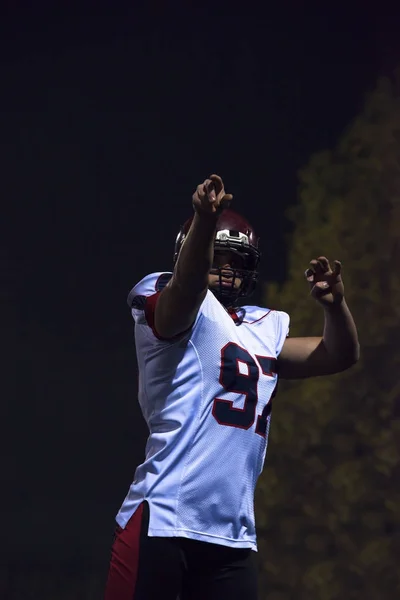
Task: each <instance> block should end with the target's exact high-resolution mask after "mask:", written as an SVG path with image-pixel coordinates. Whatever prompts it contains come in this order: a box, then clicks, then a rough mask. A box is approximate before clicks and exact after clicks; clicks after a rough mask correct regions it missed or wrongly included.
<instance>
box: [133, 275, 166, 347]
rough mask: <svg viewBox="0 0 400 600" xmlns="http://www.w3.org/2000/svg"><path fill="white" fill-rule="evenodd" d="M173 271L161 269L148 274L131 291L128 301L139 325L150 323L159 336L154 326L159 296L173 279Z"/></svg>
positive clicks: (134, 318) (155, 333)
mask: <svg viewBox="0 0 400 600" xmlns="http://www.w3.org/2000/svg"><path fill="white" fill-rule="evenodd" d="M171 277H172V273H170V272H166V271H161V272H158V273H151V274H150V275H146V277H144V278H143V279H141V280H140V281H139V283H137V284H136V285H135V286H134V287H133V288H132V289H131V291H130V292H129V294H128V298H127V303H128V306H129V308H130V310H131V314H132V317H133V320H134V321H135V323H136V324H137V325H148V326H149V327H150V329H151V330H152V331H153V333H154V335H155V336H156V337H157V338H159V336H158V334H157V332H156V330H155V327H154V310H155V307H156V303H157V299H158V296H159V295H160V293H161V291H162V290H163V289H164V287H165V286H166V285H167V283H168V281H169V280H170V279H171Z"/></svg>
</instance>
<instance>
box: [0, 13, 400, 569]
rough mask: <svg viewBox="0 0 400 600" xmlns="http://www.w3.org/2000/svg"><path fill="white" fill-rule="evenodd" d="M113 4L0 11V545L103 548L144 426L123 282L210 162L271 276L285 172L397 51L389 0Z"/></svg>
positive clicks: (156, 266) (276, 263)
mask: <svg viewBox="0 0 400 600" xmlns="http://www.w3.org/2000/svg"><path fill="white" fill-rule="evenodd" d="M9 4H10V6H11V3H9ZM56 4H60V3H56ZM131 4H132V5H133V8H125V9H124V8H120V9H119V11H118V12H117V11H116V9H115V8H114V9H111V8H110V7H111V3H110V4H109V8H108V9H107V10H106V9H104V10H102V9H101V8H97V9H96V14H94V12H93V10H94V9H93V8H91V9H90V8H89V6H90V5H89V4H88V5H87V6H88V8H87V14H88V15H89V14H90V15H91V16H82V14H81V15H80V16H79V15H78V12H77V11H75V14H73V13H72V12H71V11H68V10H67V9H66V8H65V9H63V10H61V9H58V13H56V12H55V10H54V9H52V10H51V11H50V10H45V9H44V5H43V4H41V3H40V2H39V3H38V5H39V6H42V8H41V9H35V11H34V10H33V9H30V10H28V9H25V10H24V11H22V9H21V11H20V13H18V12H17V10H16V9H15V8H12V9H11V8H9V9H8V12H7V11H6V10H5V9H4V8H3V9H2V15H1V18H0V40H1V53H0V65H1V93H0V106H1V113H0V131H1V136H0V144H1V166H2V169H1V192H2V207H3V208H2V217H3V218H2V219H1V242H2V243H1V247H2V252H1V266H2V269H1V273H2V286H1V308H2V311H1V312H2V317H3V319H2V365H3V367H4V369H3V375H2V378H3V386H2V393H1V397H2V402H1V410H2V415H3V417H2V420H1V426H2V427H1V431H2V433H1V446H2V454H1V457H2V458H1V474H2V484H1V490H2V492H1V513H0V514H1V520H2V523H1V537H2V539H3V541H5V543H3V544H1V545H0V553H2V561H4V558H5V557H7V560H8V561H10V562H12V561H20V560H26V561H28V562H29V561H37V560H41V561H63V560H66V561H69V560H80V559H85V560H89V561H94V562H96V561H104V560H107V559H108V552H109V547H110V544H111V536H112V530H113V526H114V521H113V519H114V515H115V513H116V512H117V510H118V508H119V506H120V504H121V502H122V500H123V497H124V495H125V493H126V492H127V490H128V486H129V484H130V482H131V480H132V478H133V473H134V469H135V467H136V465H137V463H138V461H140V460H141V459H142V458H143V455H144V454H143V453H144V443H145V438H146V430H145V426H144V422H143V420H142V417H141V414H140V412H139V409H138V407H137V405H136V360H135V354H134V346H133V321H132V319H131V317H130V313H129V310H128V307H127V304H126V297H127V294H128V292H129V290H130V288H131V287H132V286H133V285H134V284H135V283H136V281H138V280H139V279H140V278H141V277H143V276H144V275H145V274H147V273H149V272H151V271H158V270H163V269H165V270H168V269H170V268H171V259H172V252H173V244H174V240H175V236H176V234H177V231H178V229H179V226H180V224H181V223H182V222H183V221H184V220H186V218H187V217H188V216H189V215H190V214H191V211H192V208H191V195H192V193H193V190H194V189H195V187H196V185H197V184H198V183H200V182H201V181H202V180H203V179H204V178H206V177H207V176H208V175H209V174H210V173H212V172H216V173H218V174H220V175H221V176H222V177H223V178H224V181H225V184H226V188H227V191H229V192H231V193H233V194H234V204H233V205H232V207H233V208H235V209H237V210H239V211H242V212H243V213H244V214H245V215H246V216H247V217H248V219H249V220H250V221H251V222H253V223H255V224H256V225H257V228H258V232H259V234H260V235H261V237H262V251H263V264H262V277H263V279H264V280H265V279H267V278H268V279H274V280H280V281H282V280H283V279H284V277H285V244H286V236H287V234H288V233H289V224H288V222H287V221H286V220H285V217H284V210H285V208H286V207H287V206H289V205H291V204H293V203H295V202H296V194H297V178H296V177H297V176H296V171H297V170H298V169H299V168H300V167H301V166H302V165H304V164H305V163H306V162H307V161H308V159H309V157H310V155H311V154H312V153H314V152H317V151H319V150H323V149H325V148H328V147H332V146H333V145H334V144H335V142H336V140H337V139H338V137H339V136H340V134H341V133H342V131H343V130H344V129H345V128H346V126H347V125H348V123H349V122H350V121H351V119H352V118H353V117H354V116H355V115H356V114H357V112H358V111H359V110H360V109H361V107H362V105H363V100H364V95H365V93H366V92H367V91H368V90H371V89H372V88H373V87H374V85H375V82H376V79H377V77H378V76H379V75H381V74H390V73H391V71H392V69H393V68H394V67H395V66H396V64H400V52H399V43H398V42H397V40H396V36H397V35H398V31H399V25H400V19H399V18H398V17H399V15H398V12H397V14H392V15H390V14H385V15H380V14H377V13H376V9H375V10H373V9H372V8H371V9H368V8H367V7H366V5H365V3H361V2H357V3H353V8H352V9H351V8H349V6H350V5H351V4H352V3H350V2H349V3H348V5H349V6H348V7H347V8H346V10H339V9H337V8H336V9H335V6H336V5H335V4H334V5H331V4H329V5H327V4H326V3H322V5H321V3H309V6H312V5H314V4H318V5H320V6H321V7H320V8H319V10H318V12H315V11H314V10H311V9H310V8H309V9H307V10H305V9H304V8H302V7H301V6H300V4H303V3H300V2H293V3H289V2H286V3H281V4H282V6H281V8H279V9H278V8H268V10H267V6H268V5H267V3H260V6H264V12H263V11H262V10H261V9H259V10H256V11H255V12H246V10H245V8H246V7H245V5H241V6H242V9H241V10H242V12H239V11H237V12H234V10H232V6H233V4H232V3H230V4H229V6H230V8H229V9H228V8H227V7H228V4H225V3H223V2H221V3H218V6H219V7H220V8H219V12H218V14H217V13H216V11H215V10H214V11H212V10H210V8H209V7H210V6H211V5H208V4H207V3H201V9H200V8H199V9H194V8H183V3H174V4H171V3H165V5H164V4H163V3H161V2H158V3H151V2H148V3H143V4H146V5H147V8H146V9H144V8H137V7H135V4H136V3H135V2H132V3H131ZM167 4H168V6H169V8H168V9H167V8H166V5H167ZM291 4H293V6H294V7H296V8H293V7H291ZM306 4H307V3H306ZM356 4H357V5H358V6H359V8H358V7H356ZM84 5H85V3H83V4H82V5H81V6H83V7H84ZM93 6H94V5H93ZM121 6H122V7H124V6H126V4H121ZM199 6H200V4H199ZM327 6H329V8H327ZM376 6H377V5H376ZM172 7H173V8H172ZM225 7H226V9H225ZM81 12H82V13H83V12H84V10H83V9H82V11H81ZM310 258H311V257H308V256H305V257H304V260H305V266H306V264H307V262H308V260H309V259H310Z"/></svg>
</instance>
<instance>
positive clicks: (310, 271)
mask: <svg viewBox="0 0 400 600" xmlns="http://www.w3.org/2000/svg"><path fill="white" fill-rule="evenodd" d="M304 276H305V278H306V279H307V281H308V283H310V284H312V285H314V279H315V272H314V270H313V269H306V270H305V271H304Z"/></svg>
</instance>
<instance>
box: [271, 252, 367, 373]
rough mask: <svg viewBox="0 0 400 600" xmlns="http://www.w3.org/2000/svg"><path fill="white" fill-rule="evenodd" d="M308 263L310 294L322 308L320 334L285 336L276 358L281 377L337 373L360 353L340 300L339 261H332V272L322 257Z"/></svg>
mask: <svg viewBox="0 0 400 600" xmlns="http://www.w3.org/2000/svg"><path fill="white" fill-rule="evenodd" d="M311 265H312V268H311V269H308V270H307V271H306V277H307V280H308V282H309V283H310V286H311V294H312V296H313V297H314V298H315V299H316V300H317V301H318V302H319V303H320V304H321V305H322V306H323V308H324V314H325V324H324V331H323V336H322V337H304V338H300V337H299V338H287V339H286V341H285V343H284V345H283V348H282V351H281V353H280V355H279V357H278V368H279V373H280V376H281V377H282V378H284V379H301V378H305V377H314V376H317V375H331V374H333V373H339V372H340V371H345V370H346V369H348V368H350V367H351V366H352V365H354V364H355V363H356V362H357V361H358V359H359V355H360V346H359V342H358V335H357V328H356V325H355V323H354V319H353V317H352V315H351V312H350V310H349V308H348V306H347V304H346V301H345V299H344V286H343V282H342V278H341V274H340V272H341V265H340V263H339V262H338V261H335V267H334V270H333V271H332V270H331V268H330V265H329V262H328V260H327V259H326V258H325V257H320V258H319V259H318V260H313V261H311Z"/></svg>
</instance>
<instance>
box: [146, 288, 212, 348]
mask: <svg viewBox="0 0 400 600" xmlns="http://www.w3.org/2000/svg"><path fill="white" fill-rule="evenodd" d="M206 293H207V290H204V291H202V292H201V293H197V294H193V293H190V292H188V291H186V290H183V289H181V288H180V287H179V286H178V284H177V283H176V282H175V281H174V279H173V278H172V279H171V280H170V281H169V282H168V285H167V286H166V287H165V288H164V289H163V290H162V291H161V292H160V293H159V294H157V295H155V296H154V298H151V299H148V306H149V307H150V305H151V303H152V304H153V306H151V310H152V313H153V331H154V332H155V333H156V335H157V336H158V337H160V338H163V339H171V338H174V337H176V336H178V335H180V334H182V333H184V332H185V331H187V330H188V329H190V327H192V325H193V323H194V322H195V320H196V317H197V313H198V311H199V308H200V306H201V304H202V302H203V300H204V298H205V296H206Z"/></svg>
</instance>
